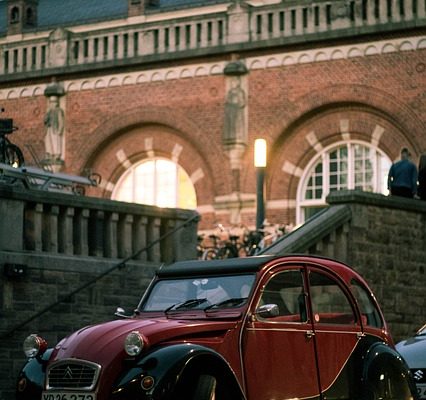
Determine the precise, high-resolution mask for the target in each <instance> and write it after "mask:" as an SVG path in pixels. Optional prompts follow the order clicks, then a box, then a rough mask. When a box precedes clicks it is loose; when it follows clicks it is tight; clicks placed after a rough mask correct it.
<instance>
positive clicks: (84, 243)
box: [74, 209, 90, 256]
mask: <svg viewBox="0 0 426 400" xmlns="http://www.w3.org/2000/svg"><path fill="white" fill-rule="evenodd" d="M89 215H90V212H89V210H87V209H82V210H78V211H77V212H76V216H75V226H74V234H75V253H76V254H78V255H81V256H87V255H89V234H88V232H89V231H88V229H89V228H88V227H89V223H88V221H89Z"/></svg>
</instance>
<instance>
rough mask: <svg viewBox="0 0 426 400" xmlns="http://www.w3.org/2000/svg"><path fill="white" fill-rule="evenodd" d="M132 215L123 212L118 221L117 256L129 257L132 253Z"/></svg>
mask: <svg viewBox="0 0 426 400" xmlns="http://www.w3.org/2000/svg"><path fill="white" fill-rule="evenodd" d="M132 225H133V215H131V214H125V215H124V216H122V217H121V218H120V220H119V222H118V256H119V257H121V258H126V257H129V256H130V255H131V254H132Z"/></svg>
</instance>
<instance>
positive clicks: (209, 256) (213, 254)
mask: <svg viewBox="0 0 426 400" xmlns="http://www.w3.org/2000/svg"><path fill="white" fill-rule="evenodd" d="M216 258H217V250H216V249H214V248H210V249H206V250H204V253H203V255H202V256H201V259H202V260H215V259H216Z"/></svg>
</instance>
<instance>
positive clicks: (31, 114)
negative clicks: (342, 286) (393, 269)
mask: <svg viewBox="0 0 426 400" xmlns="http://www.w3.org/2000/svg"><path fill="white" fill-rule="evenodd" d="M58 3H65V2H53V1H52V0H38V1H36V0H8V1H4V0H3V1H0V13H1V17H0V35H1V36H0V74H1V75H0V106H1V107H3V108H5V110H6V111H5V113H4V116H5V117H10V118H13V119H14V121H15V124H16V125H17V126H18V127H19V131H18V133H15V134H14V135H13V136H12V138H11V139H12V140H13V141H14V142H15V143H17V144H19V145H20V147H21V148H23V149H24V151H25V157H26V160H27V163H28V164H31V163H33V164H34V163H35V162H36V161H35V159H34V158H33V157H32V156H31V154H30V150H31V152H32V153H33V154H34V155H36V158H38V159H39V160H41V161H42V163H43V164H44V165H45V166H46V165H47V166H50V167H53V168H54V169H56V170H57V169H60V170H62V171H64V172H68V173H71V174H85V173H86V171H89V170H90V171H94V172H97V173H99V174H100V175H101V176H102V182H101V185H100V186H99V187H98V188H95V189H91V191H90V193H89V194H90V195H93V196H101V197H106V198H116V199H123V200H129V201H142V202H148V203H154V204H158V205H160V206H173V207H174V206H178V207H183V208H194V207H196V208H197V210H198V211H199V212H200V214H201V215H202V221H201V224H200V227H201V228H202V229H211V228H212V227H213V225H214V223H217V222H222V223H224V224H226V225H231V224H237V223H242V224H245V225H247V226H251V227H252V226H253V225H254V220H255V211H256V204H255V203H256V170H255V167H254V166H253V143H254V140H255V139H256V138H264V139H266V141H267V144H268V164H267V167H266V185H265V197H266V217H267V219H268V220H269V221H270V222H273V223H278V224H299V223H301V222H303V221H304V220H305V219H306V218H308V217H309V216H310V215H312V214H313V213H315V212H316V211H317V210H319V209H321V208H322V207H324V205H325V204H326V203H325V197H326V195H327V194H328V193H329V192H330V191H333V190H339V189H344V188H350V189H361V190H367V191H374V192H382V193H384V194H386V193H387V187H386V179H387V171H388V168H389V166H390V163H391V162H392V161H393V160H395V159H397V158H398V157H399V152H400V149H401V148H402V147H408V149H409V150H410V152H411V153H412V159H413V161H414V162H415V163H417V162H418V159H419V156H420V154H422V153H424V152H426V112H425V110H426V35H425V27H426V3H425V0H405V1H402V0H392V1H388V0H354V1H341V0H339V1H337V0H330V1H297V2H294V1H275V0H273V1H267V0H263V1H261V0H252V1H249V0H247V1H244V0H241V1H190V0H185V1H184V0H181V1H172V0H164V1H163V0H160V1H156V2H153V1H147V0H143V1H135V0H128V1H126V0H120V1H117V0H115V1H104V2H102V4H103V5H102V6H100V5H99V2H96V1H94V0H93V1H89V2H87V1H85V2H81V7H80V6H79V3H80V1H74V2H69V3H70V4H73V7H71V9H70V6H69V5H59V4H58ZM67 3H68V2H67ZM92 3H93V4H92ZM96 3H97V4H98V5H96ZM61 7H63V9H61ZM51 100H53V102H55V101H56V102H57V104H58V105H59V107H60V108H61V109H62V110H63V115H64V126H63V129H62V130H61V131H60V132H56V134H59V135H60V140H62V146H63V147H62V149H61V150H60V152H59V154H58V156H57V157H56V156H55V157H53V158H52V156H51V155H49V154H47V153H49V152H47V145H46V138H45V136H46V132H47V124H46V120H45V115H46V113H47V110H48V104H49V101H51ZM28 145H30V147H28ZM170 188H172V189H170ZM165 199H166V200H167V201H164V200H165Z"/></svg>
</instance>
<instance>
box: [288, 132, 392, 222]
mask: <svg viewBox="0 0 426 400" xmlns="http://www.w3.org/2000/svg"><path fill="white" fill-rule="evenodd" d="M355 145H360V146H363V147H366V148H369V149H370V152H374V153H373V154H374V156H373V157H372V161H374V165H372V168H373V171H372V173H373V177H372V186H373V192H375V193H383V194H387V187H386V182H383V181H382V173H383V172H384V166H382V165H381V160H383V159H384V160H386V161H387V163H386V170H388V168H389V167H390V165H391V163H392V162H391V160H390V158H389V157H388V156H387V155H386V154H385V153H384V152H383V151H382V150H380V149H379V148H378V147H376V146H374V145H373V144H371V143H369V142H364V141H361V140H349V141H340V142H336V143H333V144H331V145H329V146H327V147H324V148H323V149H322V151H321V152H320V153H318V154H317V155H316V157H314V158H313V159H312V160H311V161H310V162H309V163H308V165H307V166H306V168H305V170H304V171H303V174H302V177H301V179H300V182H299V185H298V188H297V198H296V204H297V206H296V224H297V225H299V224H302V223H303V222H305V221H304V209H305V208H307V207H321V206H324V207H325V206H326V205H327V203H326V201H325V199H326V197H327V196H328V195H329V193H330V153H331V152H332V151H333V150H338V149H340V148H342V147H344V146H346V148H347V149H348V157H347V187H345V189H348V190H353V189H355V168H354V165H355V164H354V158H355V154H354V152H355ZM378 155H380V156H381V157H378ZM320 160H321V162H322V196H321V198H317V199H316V198H313V199H308V200H306V199H305V193H306V188H307V184H308V181H309V178H310V177H311V175H312V174H311V172H312V169H313V168H314V167H315V166H316V165H317V164H318V162H319V161H320ZM383 180H384V181H386V179H385V178H384V177H383ZM380 185H382V187H380Z"/></svg>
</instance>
